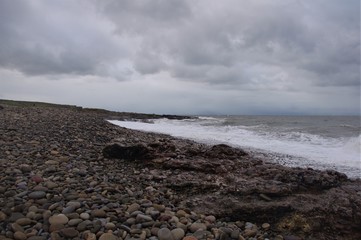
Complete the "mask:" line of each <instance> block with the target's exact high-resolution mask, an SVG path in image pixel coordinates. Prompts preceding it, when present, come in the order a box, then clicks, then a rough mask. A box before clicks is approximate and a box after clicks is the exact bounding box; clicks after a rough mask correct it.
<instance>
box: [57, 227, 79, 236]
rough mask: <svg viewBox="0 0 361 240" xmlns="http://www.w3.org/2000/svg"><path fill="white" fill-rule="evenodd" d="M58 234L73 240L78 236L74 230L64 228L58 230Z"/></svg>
mask: <svg viewBox="0 0 361 240" xmlns="http://www.w3.org/2000/svg"><path fill="white" fill-rule="evenodd" d="M60 233H61V234H62V235H63V236H64V237H67V238H75V237H77V236H78V235H79V232H78V231H77V230H75V229H74V228H64V229H62V230H60Z"/></svg>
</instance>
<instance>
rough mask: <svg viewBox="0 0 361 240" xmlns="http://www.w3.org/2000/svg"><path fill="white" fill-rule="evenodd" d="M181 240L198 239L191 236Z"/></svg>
mask: <svg viewBox="0 0 361 240" xmlns="http://www.w3.org/2000/svg"><path fill="white" fill-rule="evenodd" d="M182 240H198V238H196V237H193V236H186V237H184V238H183V239H182Z"/></svg>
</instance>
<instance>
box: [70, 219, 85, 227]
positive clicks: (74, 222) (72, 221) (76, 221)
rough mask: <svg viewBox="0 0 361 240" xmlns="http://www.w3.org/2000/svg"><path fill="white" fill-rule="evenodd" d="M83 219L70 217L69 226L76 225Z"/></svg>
mask: <svg viewBox="0 0 361 240" xmlns="http://www.w3.org/2000/svg"><path fill="white" fill-rule="evenodd" d="M82 221H83V220H82V219H79V218H75V219H70V220H69V222H68V225H69V226H76V225H78V224H79V223H81V222H82Z"/></svg>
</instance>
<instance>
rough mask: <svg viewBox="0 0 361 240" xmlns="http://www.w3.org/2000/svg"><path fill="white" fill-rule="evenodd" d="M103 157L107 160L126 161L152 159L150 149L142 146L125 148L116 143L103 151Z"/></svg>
mask: <svg viewBox="0 0 361 240" xmlns="http://www.w3.org/2000/svg"><path fill="white" fill-rule="evenodd" d="M103 156H104V157H106V158H117V159H125V160H144V159H152V158H153V156H152V155H151V154H150V151H149V148H147V147H146V146H144V145H142V144H137V145H131V146H123V145H121V144H118V143H114V144H111V145H108V146H106V147H105V148H104V149H103Z"/></svg>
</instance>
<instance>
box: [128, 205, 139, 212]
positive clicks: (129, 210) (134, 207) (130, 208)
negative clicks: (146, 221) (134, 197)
mask: <svg viewBox="0 0 361 240" xmlns="http://www.w3.org/2000/svg"><path fill="white" fill-rule="evenodd" d="M139 208H140V205H139V204H138V203H133V204H131V205H129V207H128V209H127V211H128V212H129V213H132V212H135V211H137V210H139Z"/></svg>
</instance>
